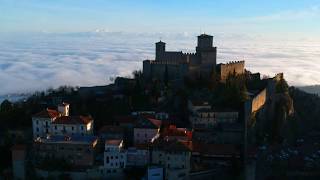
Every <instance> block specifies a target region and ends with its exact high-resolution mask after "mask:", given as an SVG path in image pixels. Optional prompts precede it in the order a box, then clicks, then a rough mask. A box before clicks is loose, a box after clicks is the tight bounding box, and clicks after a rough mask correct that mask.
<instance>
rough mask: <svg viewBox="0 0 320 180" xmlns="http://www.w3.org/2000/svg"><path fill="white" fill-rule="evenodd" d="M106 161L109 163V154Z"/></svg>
mask: <svg viewBox="0 0 320 180" xmlns="http://www.w3.org/2000/svg"><path fill="white" fill-rule="evenodd" d="M106 163H107V164H109V156H107V157H106Z"/></svg>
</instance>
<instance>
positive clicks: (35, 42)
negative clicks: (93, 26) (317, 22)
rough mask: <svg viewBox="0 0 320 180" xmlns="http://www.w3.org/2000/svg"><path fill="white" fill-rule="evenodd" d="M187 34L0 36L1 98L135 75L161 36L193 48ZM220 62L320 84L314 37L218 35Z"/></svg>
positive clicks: (319, 52)
mask: <svg viewBox="0 0 320 180" xmlns="http://www.w3.org/2000/svg"><path fill="white" fill-rule="evenodd" d="M196 35H197V34H188V33H124V32H101V31H97V32H83V33H60V34H57V33H29V34H9V35H1V36H0V86H1V87H0V96H1V95H6V94H12V93H28V92H34V91H39V90H45V89H47V88H50V87H52V88H55V87H59V86H61V85H71V86H94V85H105V84H108V83H110V78H112V77H115V76H130V75H131V72H132V71H133V70H137V69H142V61H143V60H144V59H153V58H154V49H155V47H154V43H155V42H156V41H158V40H159V39H160V38H161V39H162V41H165V42H166V43H167V49H168V50H179V51H180V50H182V51H185V52H193V51H194V49H195V46H196ZM214 44H215V46H217V47H218V63H220V62H227V61H234V60H245V61H246V68H247V69H248V70H250V71H252V72H261V73H262V74H263V75H269V76H273V75H275V74H276V73H279V72H284V74H285V78H286V79H287V80H288V82H289V84H290V85H299V86H300V85H313V84H320V78H319V77H320V58H319V57H320V44H319V43H318V41H315V40H312V39H311V40H310V39H295V40H285V39H268V38H265V37H259V36H256V37H249V36H245V35H236V34H234V35H225V34H216V37H215V39H214Z"/></svg>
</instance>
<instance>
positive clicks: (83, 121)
mask: <svg viewBox="0 0 320 180" xmlns="http://www.w3.org/2000/svg"><path fill="white" fill-rule="evenodd" d="M93 122H94V121H93V119H92V118H91V117H90V116H69V104H67V103H62V104H60V105H58V108H57V110H55V109H49V108H47V109H45V110H43V111H41V112H39V113H37V114H35V115H34V116H32V128H33V138H34V139H37V138H42V137H47V136H48V135H82V136H84V135H92V134H93Z"/></svg>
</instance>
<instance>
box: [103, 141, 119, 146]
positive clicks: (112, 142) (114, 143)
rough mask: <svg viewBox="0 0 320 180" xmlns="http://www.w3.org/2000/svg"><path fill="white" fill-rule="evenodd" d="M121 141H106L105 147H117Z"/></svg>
mask: <svg viewBox="0 0 320 180" xmlns="http://www.w3.org/2000/svg"><path fill="white" fill-rule="evenodd" d="M121 142H122V140H121V139H112V140H106V145H115V146H119V145H120V144H121Z"/></svg>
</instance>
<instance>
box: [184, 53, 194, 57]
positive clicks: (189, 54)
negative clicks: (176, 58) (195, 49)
mask: <svg viewBox="0 0 320 180" xmlns="http://www.w3.org/2000/svg"><path fill="white" fill-rule="evenodd" d="M183 55H185V56H195V55H196V53H183Z"/></svg>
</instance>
